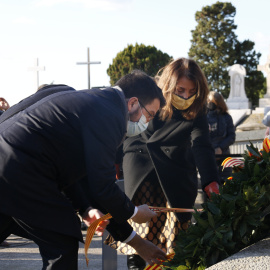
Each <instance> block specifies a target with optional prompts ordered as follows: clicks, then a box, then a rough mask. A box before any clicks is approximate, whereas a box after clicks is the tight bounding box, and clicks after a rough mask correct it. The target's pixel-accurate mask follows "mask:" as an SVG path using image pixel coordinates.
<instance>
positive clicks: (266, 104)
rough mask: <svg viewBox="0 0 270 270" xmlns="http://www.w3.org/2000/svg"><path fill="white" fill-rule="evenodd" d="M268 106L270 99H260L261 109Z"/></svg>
mask: <svg viewBox="0 0 270 270" xmlns="http://www.w3.org/2000/svg"><path fill="white" fill-rule="evenodd" d="M267 106H270V97H269V98H266V97H264V98H260V99H259V107H262V108H264V107H267Z"/></svg>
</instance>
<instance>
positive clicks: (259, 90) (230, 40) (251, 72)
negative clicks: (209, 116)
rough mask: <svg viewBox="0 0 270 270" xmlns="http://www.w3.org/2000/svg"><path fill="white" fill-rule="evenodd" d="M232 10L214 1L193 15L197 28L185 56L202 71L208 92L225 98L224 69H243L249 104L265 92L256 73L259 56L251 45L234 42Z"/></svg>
mask: <svg viewBox="0 0 270 270" xmlns="http://www.w3.org/2000/svg"><path fill="white" fill-rule="evenodd" d="M235 14H236V8H235V7H234V6H233V5H232V4H231V3H230V2H217V3H215V4H213V5H212V6H205V7H203V8H202V10H201V11H198V12H196V14H195V19H196V22H197V26H196V28H195V30H192V31H191V32H192V40H191V47H190V50H189V57H191V58H193V59H194V60H195V61H197V62H198V64H199V65H200V67H201V68H202V70H203V71H204V73H205V75H206V77H207V79H208V83H209V87H210V89H211V90H217V91H219V92H221V93H222V94H223V96H224V97H225V98H227V97H228V96H229V92H230V78H229V74H228V69H229V67H230V66H232V65H234V64H241V65H243V66H244V67H245V68H246V71H247V77H246V80H245V87H246V93H247V96H248V98H249V99H250V101H252V103H253V104H257V103H258V99H259V97H262V94H263V93H265V91H266V89H265V88H264V84H263V74H262V72H260V71H257V65H258V64H259V59H260V56H261V54H260V53H256V51H255V50H254V42H252V41H250V40H244V41H243V42H240V41H238V39H237V36H236V34H235V30H236V29H237V26H236V25H235V24H234V16H235Z"/></svg>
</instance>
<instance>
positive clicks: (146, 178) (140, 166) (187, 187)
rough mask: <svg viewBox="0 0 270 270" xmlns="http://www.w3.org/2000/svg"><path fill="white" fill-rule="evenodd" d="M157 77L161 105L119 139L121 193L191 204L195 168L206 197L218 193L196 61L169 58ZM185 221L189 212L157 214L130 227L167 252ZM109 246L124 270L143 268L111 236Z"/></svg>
mask: <svg viewBox="0 0 270 270" xmlns="http://www.w3.org/2000/svg"><path fill="white" fill-rule="evenodd" d="M159 75H160V77H159V80H158V86H159V87H160V88H161V89H162V92H163V95H164V97H165V100H166V104H165V106H164V107H163V108H162V109H161V110H160V113H158V114H157V115H156V116H155V117H154V118H153V120H152V121H150V122H149V125H148V127H147V129H146V131H144V132H142V133H141V134H139V135H136V136H131V137H129V138H127V139H126V140H125V141H124V146H123V153H124V157H123V173H124V183H125V192H126V194H127V196H128V197H129V198H130V199H131V200H132V202H133V203H134V204H135V205H140V204H142V203H145V204H148V205H150V206H161V207H176V208H193V206H194V203H195V199H196V196H197V186H198V183H197V178H196V177H195V176H196V166H197V167H198V170H199V173H200V175H201V181H202V188H203V190H204V191H205V192H206V193H207V194H208V196H210V195H211V193H212V192H214V193H218V192H219V191H218V187H219V177H218V172H217V167H216V162H215V155H214V151H213V148H212V146H211V142H210V137H209V128H208V122H207V116H206V101H207V95H208V92H209V91H208V86H207V82H206V78H205V76H204V74H203V72H202V71H201V69H200V67H199V66H198V65H197V63H196V62H195V61H193V60H191V59H187V58H179V59H177V60H174V61H171V62H170V63H169V64H168V65H167V66H166V67H165V68H164V69H163V70H162V71H161V72H160V73H159ZM149 116H150V113H149ZM193 156H194V158H193ZM194 160H195V161H194ZM195 179H196V180H195ZM190 219H191V214H190V213H177V214H175V213H172V212H168V213H159V214H158V216H157V217H156V218H154V219H152V220H151V221H150V222H149V223H147V224H143V225H137V224H135V223H133V222H132V226H133V228H134V230H135V231H136V232H137V233H138V234H139V235H140V236H141V237H142V238H145V239H148V240H149V241H151V242H152V243H153V244H155V245H156V246H158V247H159V248H161V249H162V250H163V251H164V252H166V253H170V252H172V251H173V247H174V241H175V237H176V236H177V234H178V232H179V230H186V229H187V228H188V226H189V222H190ZM109 244H110V245H111V247H114V248H117V249H118V250H120V251H121V252H123V253H125V254H127V255H128V258H127V265H128V269H134V270H135V269H136V270H141V269H144V267H145V265H146V264H145V261H144V260H143V259H142V258H141V257H140V256H139V254H137V253H136V251H135V250H134V249H132V248H130V247H129V246H127V245H124V244H122V243H119V242H114V241H113V239H110V243H109Z"/></svg>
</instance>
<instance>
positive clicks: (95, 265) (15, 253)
mask: <svg viewBox="0 0 270 270" xmlns="http://www.w3.org/2000/svg"><path fill="white" fill-rule="evenodd" d="M83 234H84V236H85V231H83ZM7 242H8V243H9V247H2V246H0V269H1V270H2V269H3V270H6V269H8V270H37V269H41V268H42V259H41V256H40V254H39V249H38V246H37V245H36V244H35V243H34V242H33V241H30V240H28V239H25V238H21V237H18V236H16V235H11V236H10V237H9V238H8V239H7ZM88 258H89V259H90V261H89V266H88V267H87V266H86V261H85V256H84V245H83V244H82V243H80V247H79V259H78V269H79V270H101V269H102V237H100V236H96V235H95V236H94V237H93V240H92V242H91V245H90V248H89V250H88ZM63 270H64V269H63ZM117 270H127V266H126V256H125V255H123V254H121V253H118V255H117Z"/></svg>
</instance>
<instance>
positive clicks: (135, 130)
mask: <svg viewBox="0 0 270 270" xmlns="http://www.w3.org/2000/svg"><path fill="white" fill-rule="evenodd" d="M147 126H148V123H147V121H146V117H145V116H144V114H143V113H142V116H141V118H140V120H139V122H132V121H130V120H128V124H127V134H126V135H127V136H128V137H132V136H136V135H138V134H140V133H142V132H143V131H145V130H146V129H147Z"/></svg>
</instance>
